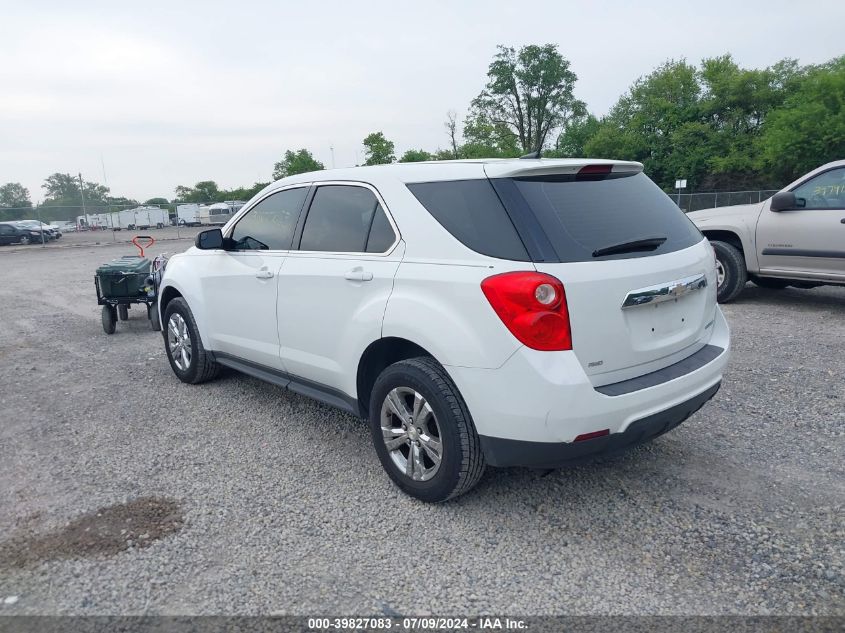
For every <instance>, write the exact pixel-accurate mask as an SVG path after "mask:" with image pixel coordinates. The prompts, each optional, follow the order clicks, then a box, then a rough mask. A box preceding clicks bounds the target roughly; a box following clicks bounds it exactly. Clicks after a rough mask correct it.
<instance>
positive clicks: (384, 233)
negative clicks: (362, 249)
mask: <svg viewBox="0 0 845 633" xmlns="http://www.w3.org/2000/svg"><path fill="white" fill-rule="evenodd" d="M395 241H396V233H394V231H393V227H392V226H390V221H389V220H388V219H387V214H386V213H385V212H384V209H382V208H381V205H378V206H376V214H375V216H373V223H372V225H371V226H370V236H369V237H368V238H367V252H368V253H383V252H385V251H386V250H387V249H388V248H390V245H391V244H393V242H395Z"/></svg>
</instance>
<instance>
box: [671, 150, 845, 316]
mask: <svg viewBox="0 0 845 633" xmlns="http://www.w3.org/2000/svg"><path fill="white" fill-rule="evenodd" d="M688 217H689V218H690V219H691V220H692V221H693V222H694V223H695V225H696V226H697V227H698V228H699V229H700V230H701V232H702V233H704V235H705V236H706V237H707V239H709V240H710V243H711V244H712V245H713V250H715V251H716V269H717V272H718V281H719V286H718V298H719V301H720V302H721V303H726V302H728V301H731V300H733V299H735V298H736V297H737V295H739V293H740V292H741V291H742V289H743V288H744V287H745V282H746V281H748V280H749V279H750V280H751V281H752V282H754V283H755V284H756V285H758V286H761V287H763V288H785V287H786V286H794V287H796V288H813V287H815V286H822V285H825V284H832V285H840V286H842V285H845V160H839V161H835V162H833V163H828V164H827V165H823V166H821V167H819V168H818V169H815V170H813V171H811V172H810V173H809V174H806V175H804V176H802V177H801V178H799V179H798V180H796V181H795V182H793V183H791V184H789V185H788V186H786V187H785V188H784V189H782V190H781V191H779V192H778V193H776V194H775V195H774V196H772V197H771V198H769V199H768V200H765V201H764V202H758V203H756V204H743V205H737V206H732V207H721V208H717V209H703V210H701V211H694V212H692V213H690V214H688Z"/></svg>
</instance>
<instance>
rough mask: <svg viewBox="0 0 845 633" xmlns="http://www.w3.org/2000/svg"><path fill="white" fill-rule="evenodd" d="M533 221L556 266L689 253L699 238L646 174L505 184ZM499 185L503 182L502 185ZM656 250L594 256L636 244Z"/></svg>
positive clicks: (518, 180) (549, 178) (522, 180)
mask: <svg viewBox="0 0 845 633" xmlns="http://www.w3.org/2000/svg"><path fill="white" fill-rule="evenodd" d="M509 180H510V182H511V183H512V184H513V186H515V187H516V189H517V190H518V191H519V193H520V194H521V196H522V198H523V199H524V200H525V202H526V204H527V206H528V207H529V208H530V209H531V211H532V212H533V215H534V216H536V218H537V220H538V221H539V223H540V226H541V227H542V229H543V232H544V233H545V234H546V236H547V237H548V239H549V241H550V242H551V244H552V247H553V248H554V250H555V251H556V252H557V255H558V257H559V258H560V261H561V262H585V261H596V260H606V259H628V258H632V257H647V256H651V255H662V254H664V253H671V252H673V251H678V250H682V249H684V248H689V247H690V246H692V245H693V244H696V243H697V242H699V241H701V240H702V239H703V236H702V235H701V233H700V232H699V230H698V229H697V228H696V227H695V225H694V224H693V223H692V222H691V221H690V220H689V218H687V217H686V216H685V215H684V213H683V212H682V211H681V210H680V209H679V208H678V206H677V205H676V204H675V203H674V202H672V200H671V199H670V198H669V197H668V196H667V195H666V194H665V193H664V192H663V191H661V189H660V188H659V187H658V186H657V185H655V184H654V183H653V182H652V181H651V180H650V179H649V178H648V177H647V176H646V175H645V174H642V173H638V174H635V175H626V174H619V175H616V174H609V175H606V176H600V177H587V178H579V177H578V176H576V175H561V176H545V177H542V178H514V179H509ZM503 184H504V183H503ZM655 238H656V241H661V239H662V238H665V239H663V241H662V242H661V243H660V245H659V246H657V247H656V248H655V247H654V241H652V243H651V246H648V247H646V248H641V249H640V250H636V249H634V250H630V251H627V252H616V253H612V254H608V255H600V256H595V255H594V253H596V252H601V251H602V249H607V248H608V247H612V246H618V245H622V244H626V243H630V242H636V241H641V240H655Z"/></svg>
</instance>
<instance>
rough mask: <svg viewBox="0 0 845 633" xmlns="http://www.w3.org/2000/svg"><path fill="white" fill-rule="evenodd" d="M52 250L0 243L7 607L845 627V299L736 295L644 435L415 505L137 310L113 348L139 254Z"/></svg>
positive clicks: (296, 414) (319, 427) (313, 419)
mask: <svg viewBox="0 0 845 633" xmlns="http://www.w3.org/2000/svg"><path fill="white" fill-rule="evenodd" d="M165 231H167V232H172V231H175V230H173V229H166V230H165ZM191 234H193V232H192V233H191ZM89 235H90V234H89ZM183 235H184V234H183ZM68 237H69V236H68ZM105 237H107V238H108V239H109V240H110V239H111V235H106V236H105ZM125 237H126V236H124V239H125ZM63 239H65V238H63ZM104 241H107V240H104ZM68 242H70V240H68ZM189 244H190V241H188V240H184V239H183V240H181V241H170V242H165V243H163V244H162V246H161V248H159V247H155V248H154V249H153V251H154V252H155V253H157V252H160V250H163V251H169V252H171V253H172V252H174V251H177V250H183V249H185V248H187V247H188V246H189ZM60 246H61V245H59V246H57V247H50V248H47V249H41V248H25V249H24V248H8V247H4V248H2V249H0V266H2V270H3V273H4V275H3V283H2V285H0V324H2V325H0V416H2V420H3V422H2V424H0V484H2V485H0V613H6V614H10V613H41V614H71V613H73V614H118V613H119V614H139V613H168V614H206V613H225V614H235V613H237V614H266V613H292V614H311V613H316V614H354V613H359V614H378V613H385V614H425V613H437V614H456V613H490V612H495V613H499V614H501V613H505V612H506V613H511V614H515V615H520V614H521V615H530V614H561V613H569V614H576V613H577V614H591V613H611V614H629V613H638V614H646V613H660V614H726V613H736V614H770V613H777V614H839V615H842V614H845V567H843V565H845V522H843V516H845V477H843V475H845V389H843V377H845V353H843V352H845V288H820V289H815V290H789V289H788V290H782V291H772V290H762V289H758V288H755V287H752V286H749V288H748V289H747V291H746V292H745V294H744V295H743V296H742V297H741V298H740V300H739V301H737V302H736V303H734V304H731V305H729V306H727V307H726V308H725V312H726V314H727V317H728V320H729V322H730V324H731V327H732V329H733V342H734V355H733V359H732V361H731V364H730V368H729V371H728V373H727V375H726V376H725V382H724V384H723V387H722V391H721V392H720V393H719V394H718V395H717V397H716V398H715V399H714V400H713V401H711V402H710V403H709V404H707V405H706V406H705V407H704V409H702V410H701V411H700V412H699V413H698V414H697V415H695V416H694V417H693V418H692V419H690V420H688V421H687V422H686V423H684V424H683V425H681V427H679V428H678V429H677V430H675V431H673V432H672V433H670V434H668V435H666V436H664V437H662V438H661V439H659V440H657V441H656V442H654V443H653V444H651V445H648V446H645V447H640V448H638V449H635V450H633V451H631V452H629V453H627V454H625V455H623V456H620V457H618V458H614V459H611V460H606V461H604V462H601V463H595V464H591V465H588V466H582V467H579V468H575V469H570V470H561V471H554V472H551V473H548V474H542V473H537V472H533V471H529V470H519V469H512V470H488V473H487V475H486V476H485V477H484V479H483V480H482V482H481V484H480V485H479V486H478V488H477V489H476V490H475V491H474V492H472V493H470V494H469V495H466V496H464V497H461V498H460V499H458V500H456V501H454V502H450V503H448V504H445V505H440V506H429V505H425V504H422V503H419V502H416V501H413V500H411V499H409V498H408V497H405V496H404V495H402V494H400V493H399V492H398V491H397V490H396V489H395V488H394V487H393V486H392V485H391V483H390V482H389V480H388V478H387V477H386V476H385V475H384V474H383V472H382V469H381V466H380V465H379V463H378V460H377V459H376V457H375V455H374V453H373V450H372V447H371V444H370V438H369V433H368V431H367V428H366V426H365V424H364V423H362V422H360V421H358V420H356V419H354V418H352V417H350V416H348V415H345V414H342V413H338V412H336V411H334V410H332V409H330V408H328V407H325V406H323V405H320V404H316V403H314V402H311V401H309V400H307V399H305V398H303V397H300V396H297V395H294V394H290V393H285V392H283V391H281V390H279V389H277V388H274V387H271V386H268V385H265V384H263V383H260V382H259V381H257V380H254V379H252V378H247V377H243V376H239V375H236V374H226V375H224V376H223V377H222V378H221V379H219V380H217V381H215V382H213V383H209V384H206V385H202V386H199V387H191V386H187V385H183V384H181V383H180V382H178V381H177V380H176V379H175V377H173V376H172V374H171V371H170V368H169V366H168V364H167V361H166V359H165V355H164V351H163V345H162V341H161V338H160V335H159V334H157V333H153V332H152V331H151V330H150V329H149V325H148V322H147V321H146V319H144V318H142V315H141V312H142V311H141V310H139V309H137V308H136V309H133V310H131V311H130V315H132V318H130V320H129V321H128V322H126V323H123V322H122V323H119V324H118V332H117V334H116V335H114V336H112V337H107V336H106V335H105V334H104V333H103V331H102V328H101V326H100V316H99V307H98V306H97V305H96V301H95V297H94V288H93V284H92V276H93V272H94V269H95V268H96V266H97V265H99V264H100V263H102V262H105V261H108V260H110V259H112V258H114V257H117V256H120V255H123V254H131V253H132V252H133V249H132V248H131V247H127V246H126V245H125V244H124V245H109V246H94V245H82V246H80V247H77V248H61V247H60ZM111 506H115V507H113V508H111V509H109V510H106V511H103V512H101V513H100V516H98V515H97V513H96V512H95V511H96V510H98V509H100V508H106V507H111ZM127 519H128V520H127ZM121 525H125V527H123V528H121V527H120V526H121ZM121 530H123V531H121ZM126 541H130V542H131V546H127V545H126ZM21 550H26V551H27V553H26V554H25V555H21V554H20V552H21ZM16 552H17V554H16ZM13 597H17V600H14V599H13Z"/></svg>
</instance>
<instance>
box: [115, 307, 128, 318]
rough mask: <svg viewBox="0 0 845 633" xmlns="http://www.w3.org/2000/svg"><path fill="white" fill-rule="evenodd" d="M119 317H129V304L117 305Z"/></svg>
mask: <svg viewBox="0 0 845 633" xmlns="http://www.w3.org/2000/svg"><path fill="white" fill-rule="evenodd" d="M117 318H118V319H120V320H121V321H126V320H128V319H129V306H126V305H118V306H117Z"/></svg>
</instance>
